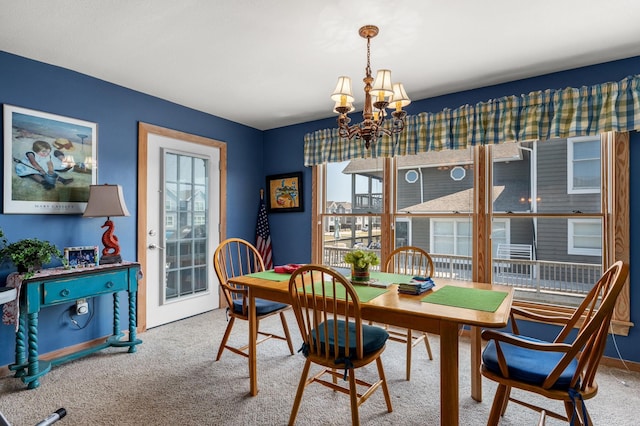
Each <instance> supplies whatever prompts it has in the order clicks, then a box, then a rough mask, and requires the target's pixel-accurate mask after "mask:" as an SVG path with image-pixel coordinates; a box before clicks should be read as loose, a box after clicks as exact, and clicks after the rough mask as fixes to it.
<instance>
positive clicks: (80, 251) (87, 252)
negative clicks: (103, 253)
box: [64, 246, 99, 268]
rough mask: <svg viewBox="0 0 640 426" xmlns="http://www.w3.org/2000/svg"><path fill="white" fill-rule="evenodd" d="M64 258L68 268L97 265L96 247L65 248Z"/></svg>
mask: <svg viewBox="0 0 640 426" xmlns="http://www.w3.org/2000/svg"><path fill="white" fill-rule="evenodd" d="M64 258H65V260H66V261H67V264H68V265H69V267H70V268H86V267H89V266H96V265H97V264H98V260H99V259H98V246H84V247H65V248H64Z"/></svg>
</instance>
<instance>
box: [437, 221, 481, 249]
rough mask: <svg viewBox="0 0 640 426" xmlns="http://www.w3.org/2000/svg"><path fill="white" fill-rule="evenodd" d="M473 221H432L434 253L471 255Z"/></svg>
mask: <svg viewBox="0 0 640 426" xmlns="http://www.w3.org/2000/svg"><path fill="white" fill-rule="evenodd" d="M471 237H472V235H471V221H470V220H469V219H433V220H431V243H430V246H431V247H433V250H432V252H434V253H438V254H455V255H462V256H470V255H471Z"/></svg>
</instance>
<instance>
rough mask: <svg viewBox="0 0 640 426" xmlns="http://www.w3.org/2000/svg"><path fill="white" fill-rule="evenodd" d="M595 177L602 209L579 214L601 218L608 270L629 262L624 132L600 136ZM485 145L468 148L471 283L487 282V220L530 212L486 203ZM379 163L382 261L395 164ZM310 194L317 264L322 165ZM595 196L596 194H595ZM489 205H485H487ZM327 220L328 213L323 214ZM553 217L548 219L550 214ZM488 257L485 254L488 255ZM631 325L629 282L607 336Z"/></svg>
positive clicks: (561, 311) (536, 307)
mask: <svg viewBox="0 0 640 426" xmlns="http://www.w3.org/2000/svg"><path fill="white" fill-rule="evenodd" d="M601 147H603V149H602V151H601V164H602V166H601V177H602V179H603V180H604V185H605V189H606V191H604V192H603V193H602V195H601V198H602V201H603V205H602V212H603V213H602V214H601V215H593V214H590V215H585V216H587V217H589V218H592V217H594V216H602V218H603V221H602V224H603V235H604V239H603V253H602V262H603V266H608V265H611V264H612V263H614V262H615V261H617V260H622V261H623V262H626V263H627V264H628V263H629V260H630V255H629V252H630V248H629V246H630V237H629V235H630V234H629V133H628V132H608V133H603V134H602V135H601ZM488 149H489V148H488V147H484V146H477V147H475V148H474V160H473V163H474V171H473V173H474V187H473V188H474V213H473V214H472V216H473V224H472V226H473V229H474V235H473V247H474V253H473V256H472V264H473V278H472V279H473V280H474V281H476V282H490V281H491V271H492V265H491V262H492V258H493V256H491V255H487V254H488V252H489V251H490V250H491V240H490V230H491V221H492V220H495V219H496V216H497V217H500V218H503V217H504V218H510V217H527V216H530V215H531V214H530V213H527V212H524V213H509V212H506V213H500V214H495V215H494V213H493V211H492V207H490V204H491V203H489V202H488V201H487V200H489V199H491V194H492V191H491V189H492V185H491V182H492V180H491V170H492V168H491V167H490V165H489V158H490V155H489V154H488ZM381 161H382V162H383V181H382V186H383V191H382V193H383V200H382V212H381V213H376V214H375V216H379V217H380V218H381V229H382V230H384V231H383V232H385V233H383V234H381V240H380V241H381V256H382V260H383V262H384V260H385V259H386V256H388V254H389V253H390V252H391V250H392V249H393V247H392V246H393V245H394V244H395V233H394V226H393V225H394V223H395V222H394V221H395V220H397V218H398V214H397V213H394V212H395V199H394V197H395V193H394V192H395V191H394V188H395V179H396V178H398V176H397V170H396V169H395V162H394V160H393V159H391V158H385V159H381ZM312 175H313V183H312V186H313V192H314V196H313V199H312V223H313V225H312V262H316V263H322V248H323V245H322V236H323V234H322V223H323V220H322V219H323V217H324V216H327V214H326V213H325V212H324V211H323V209H324V206H325V205H326V204H325V195H324V194H325V187H326V183H325V179H326V165H317V166H314V167H313V169H312ZM598 192H600V191H598ZM487 206H489V207H487ZM329 216H331V215H329ZM412 216H416V217H418V216H430V217H438V216H450V214H446V215H443V214H435V215H430V214H426V215H422V214H420V215H412ZM550 216H553V215H550ZM489 254H490V253H489ZM514 306H522V307H526V308H527V309H530V310H533V311H536V312H539V313H541V314H547V315H565V314H566V313H567V312H571V311H572V310H573V308H571V307H565V306H555V305H545V304H541V303H536V302H528V301H514ZM632 326H633V323H632V322H631V321H630V291H629V280H627V283H626V285H625V287H624V288H623V290H622V292H621V294H620V296H619V297H618V300H617V303H616V308H615V310H614V314H613V318H612V332H613V333H614V334H620V335H625V336H626V335H628V333H629V330H630V328H631V327H632Z"/></svg>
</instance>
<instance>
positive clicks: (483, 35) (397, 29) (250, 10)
mask: <svg viewBox="0 0 640 426" xmlns="http://www.w3.org/2000/svg"><path fill="white" fill-rule="evenodd" d="M639 18H640V1H638V0H599V1H598V0H527V1H522V0H520V1H518V0H485V1H478V0H446V1H445V0H385V1H380V0H366V1H363V0H351V1H347V0H342V1H340V0H316V1H311V0H233V1H219V0H133V1H132V0H55V1H51V0H23V1H16V0H0V50H4V51H6V52H9V53H14V54H17V55H21V56H24V57H27V58H31V59H35V60H38V61H42V62H46V63H49V64H54V65H58V66H61V67H64V68H68V69H71V70H74V71H77V72H80V73H83V74H87V75H90V76H93V77H96V78H99V79H102V80H105V81H108V82H111V83H115V84H118V85H121V86H124V87H127V88H130V89H134V90H137V91H140V92H144V93H147V94H150V95H153V96H157V97H160V98H163V99H167V100H169V101H172V102H175V103H178V104H181V105H184V106H187V107H190V108H194V109H196V110H200V111H204V112H207V113H210V114H213V115H216V116H219V117H223V118H227V119H229V120H232V121H235V122H238V123H243V124H246V125H248V126H251V127H255V128H257V129H260V130H266V129H272V128H276V127H281V126H286V125H290V124H296V123H301V122H305V121H309V120H313V119H319V118H326V117H330V116H332V113H331V109H332V107H333V104H332V102H331V100H330V99H329V96H330V94H331V92H332V91H333V89H334V87H335V84H336V81H337V77H338V76H339V75H348V76H351V78H352V81H353V85H354V96H355V97H356V107H359V108H362V100H363V98H364V94H363V91H362V84H361V80H362V78H363V77H364V68H365V65H366V41H365V39H363V38H361V37H360V36H359V35H358V29H359V28H360V27H361V26H362V25H366V24H374V25H377V26H378V27H380V34H379V35H378V36H377V37H376V38H374V39H373V40H372V41H371V68H372V69H373V71H374V72H375V70H377V69H379V68H389V69H391V70H393V73H392V77H393V80H394V81H401V82H403V83H404V85H405V88H406V90H407V92H408V93H409V96H410V97H411V98H412V99H423V98H427V97H432V96H436V95H441V94H445V93H451V92H456V91H459V90H465V89H472V88H476V87H482V86H486V85H490V84H496V83H501V82H505V81H511V80H515V79H520V78H525V77H530V76H535V75H540V74H544V73H548V72H554V71H560V70H566V69H570V68H576V67H580V66H584V65H591V64H596V63H600V62H606V61H609V60H614V59H621V58H627V57H631V56H636V55H640V24H638V22H640V20H639ZM636 71H637V70H632V71H630V72H629V74H632V73H635V72H636Z"/></svg>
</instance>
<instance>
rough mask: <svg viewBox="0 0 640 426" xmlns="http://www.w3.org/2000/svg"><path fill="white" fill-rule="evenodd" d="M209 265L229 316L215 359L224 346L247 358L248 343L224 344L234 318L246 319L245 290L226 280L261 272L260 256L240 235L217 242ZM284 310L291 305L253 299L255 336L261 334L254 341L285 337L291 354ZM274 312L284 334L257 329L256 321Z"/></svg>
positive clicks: (247, 309)
mask: <svg viewBox="0 0 640 426" xmlns="http://www.w3.org/2000/svg"><path fill="white" fill-rule="evenodd" d="M213 267H214V269H215V271H216V275H217V276H218V280H219V282H220V288H221V290H222V294H223V295H224V297H225V300H226V303H227V315H228V319H229V322H228V324H227V328H226V329H225V331H224V336H223V337H222V342H220V347H219V348H218V355H217V356H216V361H218V360H219V359H220V357H221V356H222V352H223V351H224V350H225V349H228V350H230V351H231V352H234V353H236V354H239V355H242V356H244V357H247V358H248V357H249V354H248V353H247V352H246V351H247V348H248V347H249V345H248V344H247V345H245V346H242V347H234V346H230V345H228V344H227V341H228V340H229V336H230V335H231V330H232V328H233V324H234V322H235V320H236V319H240V320H248V319H249V300H248V290H247V289H246V288H244V287H243V286H238V285H234V284H232V283H230V282H229V279H230V278H232V277H237V276H241V275H246V274H250V273H253V272H259V271H264V262H263V260H262V256H260V253H259V252H258V250H257V249H256V248H255V247H254V246H253V245H251V244H250V243H249V242H247V241H245V240H242V239H240V238H229V239H227V240H225V241H223V242H221V243H220V245H219V246H218V247H217V248H216V251H215V252H214V254H213ZM288 309H291V305H286V304H283V303H278V302H273V301H271V300H264V299H259V298H256V311H257V320H258V335H259V336H262V338H261V339H259V340H258V341H257V342H256V344H259V343H262V342H264V341H265V340H268V339H270V338H275V339H280V340H286V341H287V344H288V345H289V351H290V352H291V355H293V344H292V343H291V336H290V334H289V327H288V326H287V320H286V318H285V315H284V312H285V311H286V310H288ZM276 314H279V315H280V321H282V328H283V330H284V336H280V335H276V334H273V333H264V332H261V331H260V320H262V319H264V318H267V317H270V316H272V315H276Z"/></svg>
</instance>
